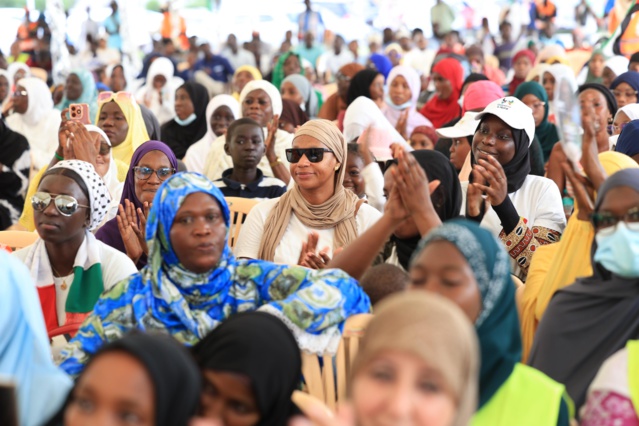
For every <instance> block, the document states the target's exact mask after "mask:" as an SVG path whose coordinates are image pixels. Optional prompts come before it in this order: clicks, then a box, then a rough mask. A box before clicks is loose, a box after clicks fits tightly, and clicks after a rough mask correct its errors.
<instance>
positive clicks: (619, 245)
mask: <svg viewBox="0 0 639 426" xmlns="http://www.w3.org/2000/svg"><path fill="white" fill-rule="evenodd" d="M571 182H575V185H576V186H575V193H576V194H578V195H579V196H580V197H579V198H578V201H579V205H580V207H581V208H582V210H583V209H586V208H587V206H588V205H589V204H588V195H587V190H586V188H585V187H584V186H582V184H581V181H577V179H571ZM638 183H639V169H627V170H621V171H619V172H617V173H615V174H614V175H612V176H610V177H609V178H608V179H606V181H605V182H604V183H603V185H602V187H601V189H600V190H599V193H598V195H597V201H596V204H595V207H594V212H592V213H593V214H592V215H590V216H591V222H592V225H593V227H594V230H595V237H594V241H593V243H594V242H596V248H595V249H594V250H593V252H592V257H591V262H592V269H593V273H592V275H591V276H590V277H586V278H578V279H577V281H576V282H575V283H574V284H572V285H570V286H568V287H566V288H563V289H561V290H559V291H557V292H556V293H555V295H554V296H553V298H552V300H551V301H550V303H549V304H548V308H547V309H546V312H545V314H544V316H543V318H542V319H541V322H540V323H539V328H538V329H537V334H536V335H535V340H534V343H533V346H532V350H531V352H530V358H529V361H528V363H529V364H530V365H531V366H532V367H535V368H537V369H539V370H541V371H543V372H544V373H546V374H548V375H549V376H550V377H552V378H553V379H555V380H558V381H560V382H562V383H564V384H565V385H566V389H567V390H568V393H569V394H570V396H571V397H572V398H573V400H574V401H575V406H576V407H581V406H582V405H583V404H584V402H585V399H586V392H587V390H588V386H590V383H591V382H592V380H593V378H594V377H595V375H596V374H597V371H598V370H599V368H600V367H601V365H602V364H603V362H604V361H605V360H606V359H607V358H608V357H610V356H611V355H612V354H614V353H615V352H617V351H618V350H620V349H622V348H623V347H624V346H626V343H627V342H628V340H631V339H637V338H639V323H638V322H637V314H636V312H637V304H638V303H639V298H638V297H637V294H639V268H638V267H637V259H638V258H639V257H638V256H639V251H638V250H637V247H639V236H638V235H639V233H638V232H637V230H636V222H637V209H638V207H639V184H638ZM590 205H592V204H590ZM583 213H584V214H585V215H587V213H588V211H584V212H583ZM582 219H583V216H582ZM593 246H594V244H593Z"/></svg>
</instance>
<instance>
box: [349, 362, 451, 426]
mask: <svg viewBox="0 0 639 426" xmlns="http://www.w3.org/2000/svg"><path fill="white" fill-rule="evenodd" d="M352 400H353V406H354V409H355V416H356V418H357V423H358V425H359V426H396V425H411V426H450V425H452V423H453V421H454V419H455V415H456V409H457V403H456V401H455V397H454V395H453V393H452V391H451V389H450V388H449V386H448V384H447V383H446V381H445V380H444V376H443V375H442V374H441V372H440V371H438V370H437V369H436V368H433V367H431V366H429V365H427V364H426V363H425V362H424V361H423V360H422V359H420V358H419V357H417V356H415V355H413V354H411V353H407V352H403V351H399V350H397V351H395V350H393V351H383V352H380V353H378V354H377V355H376V356H374V357H373V358H372V359H371V360H370V362H368V363H367V364H366V365H364V366H362V368H361V369H360V371H359V372H358V373H357V374H356V375H355V377H353V383H352Z"/></svg>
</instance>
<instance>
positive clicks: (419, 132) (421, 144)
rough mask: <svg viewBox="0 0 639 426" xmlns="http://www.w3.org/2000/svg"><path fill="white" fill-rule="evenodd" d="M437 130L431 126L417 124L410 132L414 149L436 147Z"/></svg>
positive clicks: (431, 148)
mask: <svg viewBox="0 0 639 426" xmlns="http://www.w3.org/2000/svg"><path fill="white" fill-rule="evenodd" d="M438 139H439V138H438V137H437V132H436V131H435V128H434V127H431V126H417V127H415V128H414V129H413V132H412V133H411V134H410V139H409V142H410V146H411V148H413V149H430V150H433V149H435V145H436V144H437V140H438Z"/></svg>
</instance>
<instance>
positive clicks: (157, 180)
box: [95, 141, 177, 268]
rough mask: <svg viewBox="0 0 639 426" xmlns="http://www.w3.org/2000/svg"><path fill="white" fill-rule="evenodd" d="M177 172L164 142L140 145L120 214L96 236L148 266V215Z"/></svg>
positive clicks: (127, 178) (172, 155) (123, 195)
mask: <svg viewBox="0 0 639 426" xmlns="http://www.w3.org/2000/svg"><path fill="white" fill-rule="evenodd" d="M176 171H177V159H176V158H175V154H173V151H171V148H169V147H168V146H166V145H165V144H164V143H163V142H159V141H148V142H145V143H143V144H142V145H140V147H139V148H138V149H137V150H136V151H135V153H134V154H133V158H132V159H131V167H130V168H129V171H128V173H127V175H126V179H125V181H124V188H123V189H122V197H121V198H120V203H119V206H118V213H119V214H118V217H115V218H113V219H111V220H109V221H108V222H106V223H105V224H104V226H102V227H101V228H100V229H99V230H98V232H96V234H95V236H96V238H97V239H98V240H100V241H102V242H103V243H105V244H107V245H109V246H111V247H113V248H115V249H117V250H119V251H121V252H122V253H126V254H127V256H129V258H131V260H133V262H135V264H136V265H137V266H138V268H142V267H143V266H144V265H146V260H147V253H148V247H147V246H146V243H145V241H144V230H145V224H146V217H147V214H148V212H149V209H150V208H151V203H152V202H153V197H155V194H156V192H157V191H158V188H159V187H160V185H161V184H162V182H164V181H165V180H166V179H167V178H169V177H170V176H171V175H173V174H174V173H175V172H176Z"/></svg>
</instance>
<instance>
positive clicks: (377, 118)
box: [344, 96, 406, 143]
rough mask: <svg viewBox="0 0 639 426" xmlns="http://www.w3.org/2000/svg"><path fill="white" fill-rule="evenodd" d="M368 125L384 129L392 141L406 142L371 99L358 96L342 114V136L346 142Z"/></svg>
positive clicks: (357, 135)
mask: <svg viewBox="0 0 639 426" xmlns="http://www.w3.org/2000/svg"><path fill="white" fill-rule="evenodd" d="M369 126H373V127H375V128H378V129H383V130H386V131H387V132H388V133H389V134H390V135H391V138H392V140H393V142H400V143H401V142H403V143H406V141H405V140H404V138H403V137H402V135H400V134H399V132H398V131H397V130H395V128H394V127H393V125H392V124H391V123H390V122H389V121H388V120H387V119H386V117H384V114H383V113H382V110H381V109H379V107H378V106H377V104H376V103H375V102H373V101H372V100H371V99H369V98H367V97H365V96H360V97H359V98H357V99H355V100H354V101H353V102H352V103H351V104H350V105H349V106H348V108H346V114H345V115H344V138H345V139H346V142H347V143H350V142H352V141H353V139H355V138H358V137H359V136H360V135H361V134H362V132H363V131H364V130H366V129H367V128H368V127H369Z"/></svg>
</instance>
